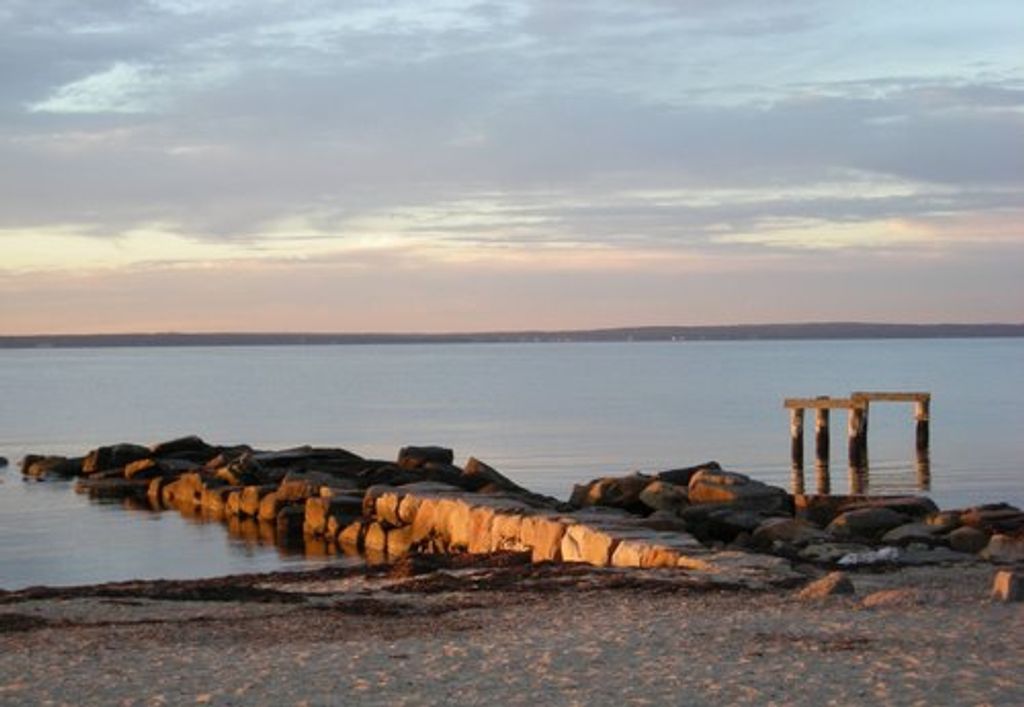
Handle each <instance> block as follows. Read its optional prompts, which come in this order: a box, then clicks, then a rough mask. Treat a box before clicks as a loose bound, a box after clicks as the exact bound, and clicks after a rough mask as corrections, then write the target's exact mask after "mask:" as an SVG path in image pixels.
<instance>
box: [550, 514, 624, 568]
mask: <svg viewBox="0 0 1024 707" xmlns="http://www.w3.org/2000/svg"><path fill="white" fill-rule="evenodd" d="M616 544H617V540H616V539H615V538H614V537H613V536H612V535H611V534H610V533H609V532H608V531H606V530H603V529H600V528H595V527H593V526H590V525H584V524H582V523H576V524H573V525H570V526H569V527H567V528H566V529H565V534H564V535H563V536H562V561H563V562H585V563H587V564H589V565H594V566H595V567H606V566H607V565H608V564H609V563H610V562H611V557H612V551H613V550H614V549H615V546H616Z"/></svg>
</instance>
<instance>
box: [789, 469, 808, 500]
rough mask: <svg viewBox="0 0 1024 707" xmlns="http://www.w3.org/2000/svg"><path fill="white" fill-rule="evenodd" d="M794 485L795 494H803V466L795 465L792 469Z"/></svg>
mask: <svg viewBox="0 0 1024 707" xmlns="http://www.w3.org/2000/svg"><path fill="white" fill-rule="evenodd" d="M791 481H792V487H793V493H794V494H795V495H798V496H799V495H802V494H803V493H804V488H805V487H804V468H803V466H797V465H796V464H794V465H793V470H792V478H791Z"/></svg>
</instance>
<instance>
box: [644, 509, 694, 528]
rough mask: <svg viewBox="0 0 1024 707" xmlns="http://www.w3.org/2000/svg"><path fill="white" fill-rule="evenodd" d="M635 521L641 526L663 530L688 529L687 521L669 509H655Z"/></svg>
mask: <svg viewBox="0 0 1024 707" xmlns="http://www.w3.org/2000/svg"><path fill="white" fill-rule="evenodd" d="M634 522H635V523H636V525H637V526H639V527H642V528H648V529H649V530H658V531H662V532H679V533H685V532H686V531H687V530H688V528H687V526H686V521H685V520H683V519H682V518H680V517H679V516H678V515H676V514H675V513H670V512H669V511H655V512H654V513H652V514H651V515H649V516H647V517H646V518H638V519H637V520H635V521H634Z"/></svg>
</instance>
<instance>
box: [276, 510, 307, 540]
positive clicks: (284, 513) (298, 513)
mask: <svg viewBox="0 0 1024 707" xmlns="http://www.w3.org/2000/svg"><path fill="white" fill-rule="evenodd" d="M305 521H306V509H305V507H303V506H302V505H297V504H291V505H287V506H284V507H283V508H281V510H280V511H278V513H277V518H276V528H275V529H276V531H277V534H276V539H277V542H278V544H282V545H291V546H297V545H299V544H300V543H302V526H303V524H304V523H305Z"/></svg>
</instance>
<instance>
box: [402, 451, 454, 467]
mask: <svg viewBox="0 0 1024 707" xmlns="http://www.w3.org/2000/svg"><path fill="white" fill-rule="evenodd" d="M454 460H455V454H454V453H453V452H452V450H450V449H448V448H446V447H435V446H428V447H402V449H400V450H399V452H398V466H400V467H401V468H403V469H419V468H421V467H423V466H424V465H426V464H427V462H435V463H439V464H451V463H452V462H453V461H454Z"/></svg>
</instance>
